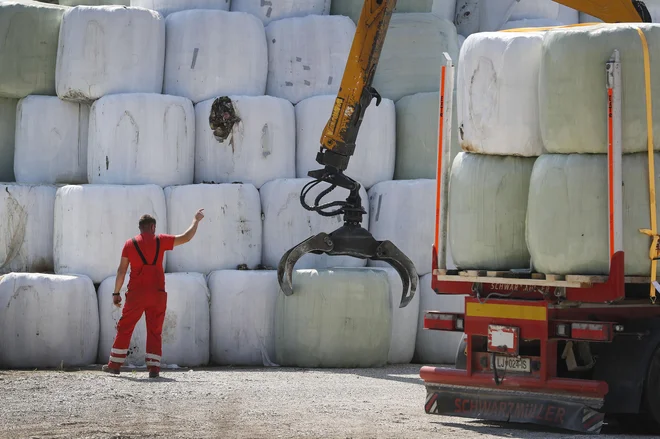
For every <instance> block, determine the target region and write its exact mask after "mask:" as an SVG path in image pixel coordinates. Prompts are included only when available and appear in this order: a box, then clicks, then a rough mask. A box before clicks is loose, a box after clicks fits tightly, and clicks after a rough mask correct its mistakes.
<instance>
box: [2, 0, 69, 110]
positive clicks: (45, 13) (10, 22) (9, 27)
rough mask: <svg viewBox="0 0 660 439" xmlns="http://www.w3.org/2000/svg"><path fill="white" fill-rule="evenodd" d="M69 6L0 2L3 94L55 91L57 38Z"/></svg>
mask: <svg viewBox="0 0 660 439" xmlns="http://www.w3.org/2000/svg"><path fill="white" fill-rule="evenodd" d="M67 9H69V8H67V7H64V6H59V5H50V4H47V3H42V2H38V1H31V0H17V1H13V0H12V1H2V2H0V35H2V40H3V43H2V44H0V60H2V62H0V97H4V98H17V99H20V98H23V97H25V96H27V95H30V94H43V95H54V94H55V64H56V61H57V41H58V38H59V33H60V22H61V20H62V15H63V14H64V12H65V11H66V10H67Z"/></svg>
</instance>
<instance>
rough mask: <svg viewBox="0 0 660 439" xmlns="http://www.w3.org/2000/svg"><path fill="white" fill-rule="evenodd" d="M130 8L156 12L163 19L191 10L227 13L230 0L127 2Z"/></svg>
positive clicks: (137, 0) (136, 0)
mask: <svg viewBox="0 0 660 439" xmlns="http://www.w3.org/2000/svg"><path fill="white" fill-rule="evenodd" d="M129 3H130V4H131V6H138V7H142V8H146V9H151V10H152V11H158V12H159V13H160V14H161V15H162V16H163V17H167V16H168V15H170V14H173V13H175V12H181V11H188V10H191V9H205V10H221V11H228V10H229V6H230V0H129Z"/></svg>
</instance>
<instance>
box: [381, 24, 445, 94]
mask: <svg viewBox="0 0 660 439" xmlns="http://www.w3.org/2000/svg"><path fill="white" fill-rule="evenodd" d="M443 52H447V53H449V56H450V57H451V59H453V60H457V59H458V34H457V33H456V27H455V26H454V24H453V23H452V22H451V21H449V20H445V19H442V18H440V17H438V16H436V15H434V14H430V13H406V14H392V18H391V20H390V27H389V29H388V30H387V35H386V36H385V42H384V43H383V50H382V52H381V55H380V61H379V62H378V67H377V68H376V74H375V75H374V81H373V87H374V88H375V89H376V90H378V92H379V93H380V94H381V95H382V96H383V97H384V98H388V99H392V100H395V101H396V100H399V99H400V98H402V97H403V96H406V95H411V94H414V93H420V92H428V91H438V88H439V84H440V68H441V66H442V63H443V62H444V61H443V60H444V56H443ZM454 62H455V61H454Z"/></svg>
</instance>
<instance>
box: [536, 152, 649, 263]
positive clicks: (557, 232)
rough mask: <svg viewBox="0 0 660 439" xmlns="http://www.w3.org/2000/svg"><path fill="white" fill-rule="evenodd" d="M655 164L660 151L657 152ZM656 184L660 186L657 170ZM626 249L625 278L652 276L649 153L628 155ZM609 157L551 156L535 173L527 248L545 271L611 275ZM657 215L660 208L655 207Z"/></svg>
mask: <svg viewBox="0 0 660 439" xmlns="http://www.w3.org/2000/svg"><path fill="white" fill-rule="evenodd" d="M654 160H655V162H656V163H658V161H659V160H660V153H655V154H654ZM655 172H656V175H655V184H656V186H658V185H660V173H659V172H658V168H657V167H656V171H655ZM622 178H623V250H624V251H625V255H626V257H625V268H624V270H625V274H626V276H649V275H650V272H651V261H650V259H649V246H650V245H651V239H650V238H649V237H648V236H646V235H643V234H641V233H640V232H639V229H650V225H651V219H650V214H649V183H648V157H647V153H637V154H627V155H624V156H623V174H622ZM607 200H608V196H607V155H606V154H597V155H596V154H589V155H586V154H551V155H543V156H541V157H539V158H538V160H537V161H536V164H535V165H534V171H533V172H532V176H531V182H530V189H529V207H528V213H527V245H528V247H529V252H530V254H531V256H532V263H533V265H534V269H535V270H537V271H539V272H541V273H552V274H560V275H562V274H563V275H567V274H578V275H607V274H608V273H609V238H608V236H609V222H608V201H607ZM656 209H657V212H656V215H660V207H659V206H658V205H657V204H656ZM658 273H660V270H658Z"/></svg>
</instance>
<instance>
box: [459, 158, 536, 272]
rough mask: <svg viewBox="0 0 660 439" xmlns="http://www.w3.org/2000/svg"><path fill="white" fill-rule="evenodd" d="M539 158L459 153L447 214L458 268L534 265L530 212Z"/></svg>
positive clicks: (501, 268)
mask: <svg viewBox="0 0 660 439" xmlns="http://www.w3.org/2000/svg"><path fill="white" fill-rule="evenodd" d="M534 161H535V158H528V157H501V156H488V155H483V154H473V153H465V152H461V153H459V154H458V155H457V156H456V159H455V160H454V163H453V166H452V170H451V177H450V183H449V206H448V215H447V216H448V223H449V224H448V225H449V242H450V243H451V251H452V258H453V260H454V262H455V264H456V266H457V267H458V268H459V269H468V270H469V269H474V270H479V269H480V270H509V269H512V268H527V267H529V253H528V251H527V244H526V242H525V216H526V214H527V195H528V193H529V180H530V176H531V174H532V168H533V166H534Z"/></svg>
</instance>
